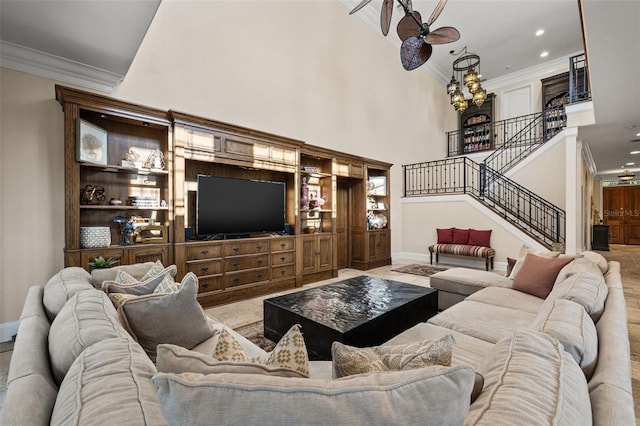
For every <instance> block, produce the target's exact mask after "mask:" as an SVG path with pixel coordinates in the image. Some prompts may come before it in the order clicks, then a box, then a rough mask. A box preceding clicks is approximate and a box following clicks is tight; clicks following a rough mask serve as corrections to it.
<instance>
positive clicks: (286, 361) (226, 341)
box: [213, 324, 309, 377]
mask: <svg viewBox="0 0 640 426" xmlns="http://www.w3.org/2000/svg"><path fill="white" fill-rule="evenodd" d="M213 356H214V357H215V358H216V359H217V360H218V361H230V362H251V363H257V364H263V365H267V366H271V367H284V368H288V369H290V370H293V371H297V372H298V373H300V374H302V375H303V376H305V377H309V355H308V353H307V346H306V345H305V343H304V337H303V336H302V332H301V331H300V325H298V324H295V325H294V326H292V327H291V328H290V329H289V331H287V332H286V333H285V335H284V336H282V339H280V341H279V342H278V343H277V344H276V347H275V348H273V350H272V351H271V352H269V353H267V354H266V355H264V356H260V357H253V358H251V357H249V356H248V355H247V354H246V353H245V351H244V349H242V346H241V345H240V343H238V341H237V340H236V339H235V338H234V337H233V336H232V335H231V333H229V332H228V331H227V330H226V329H223V330H222V331H221V332H220V337H219V338H218V344H217V345H216V347H215V349H214V351H213Z"/></svg>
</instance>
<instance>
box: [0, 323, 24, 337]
mask: <svg viewBox="0 0 640 426" xmlns="http://www.w3.org/2000/svg"><path fill="white" fill-rule="evenodd" d="M18 324H20V322H19V321H12V322H3V323H0V342H8V341H9V340H11V338H12V337H13V336H15V335H16V334H17V333H18Z"/></svg>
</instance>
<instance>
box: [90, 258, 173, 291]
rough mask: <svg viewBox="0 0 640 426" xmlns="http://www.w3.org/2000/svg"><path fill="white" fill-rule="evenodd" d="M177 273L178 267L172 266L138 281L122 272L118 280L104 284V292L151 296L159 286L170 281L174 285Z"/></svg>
mask: <svg viewBox="0 0 640 426" xmlns="http://www.w3.org/2000/svg"><path fill="white" fill-rule="evenodd" d="M151 270H154V269H153V268H152V269H150V271H151ZM176 271H177V268H176V265H171V266H169V267H167V268H163V269H162V270H161V271H160V273H158V274H155V275H150V276H147V275H146V274H145V276H143V277H142V281H137V280H136V279H135V278H134V277H133V276H131V275H129V274H128V273H127V272H125V271H120V272H119V273H118V274H117V275H116V280H114V281H104V282H103V283H102V290H103V291H104V292H106V293H124V294H133V295H136V296H143V295H145V294H151V293H153V292H154V291H155V289H156V288H157V287H158V286H160V285H163V283H165V282H167V281H169V280H170V283H173V277H174V276H175V275H176Z"/></svg>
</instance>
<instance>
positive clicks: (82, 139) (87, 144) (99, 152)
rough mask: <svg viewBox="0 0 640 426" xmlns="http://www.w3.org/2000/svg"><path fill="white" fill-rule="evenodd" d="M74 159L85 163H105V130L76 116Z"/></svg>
mask: <svg viewBox="0 0 640 426" xmlns="http://www.w3.org/2000/svg"><path fill="white" fill-rule="evenodd" d="M76 160H77V161H80V162H85V163H93V164H102V165H106V164H107V131H106V130H105V129H103V128H101V127H98V126H96V125H95V124H93V123H91V122H89V121H87V120H83V119H82V118H78V121H77V126H76Z"/></svg>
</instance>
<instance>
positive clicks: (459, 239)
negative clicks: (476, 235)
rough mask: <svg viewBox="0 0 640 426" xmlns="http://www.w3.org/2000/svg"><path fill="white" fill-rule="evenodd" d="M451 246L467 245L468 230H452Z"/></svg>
mask: <svg viewBox="0 0 640 426" xmlns="http://www.w3.org/2000/svg"><path fill="white" fill-rule="evenodd" d="M451 244H469V230H468V229H458V228H453V237H452V238H451Z"/></svg>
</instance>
